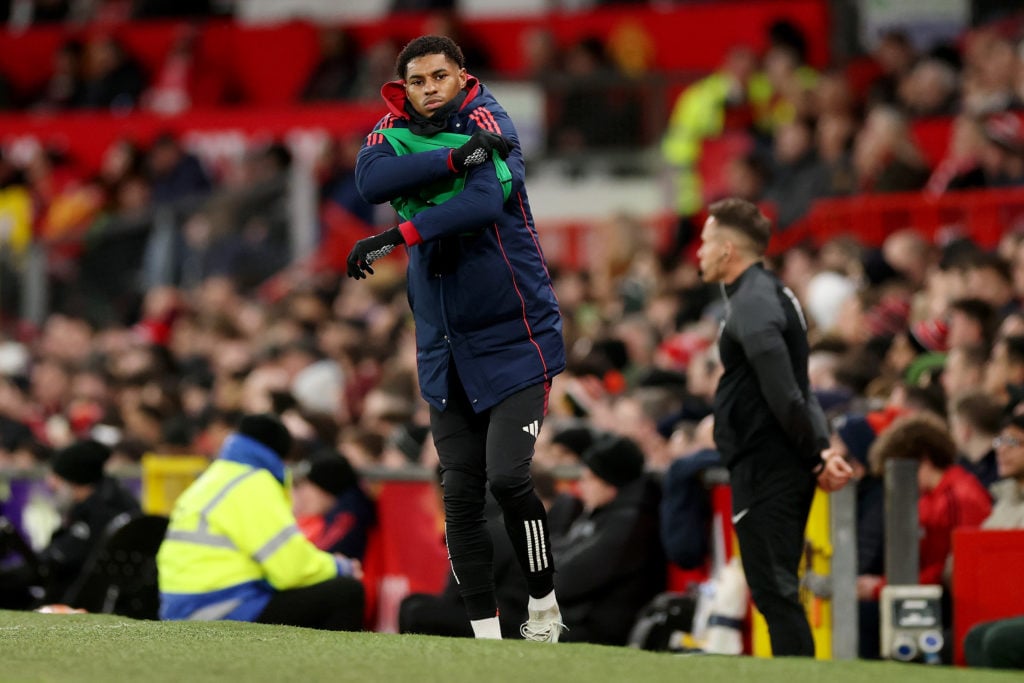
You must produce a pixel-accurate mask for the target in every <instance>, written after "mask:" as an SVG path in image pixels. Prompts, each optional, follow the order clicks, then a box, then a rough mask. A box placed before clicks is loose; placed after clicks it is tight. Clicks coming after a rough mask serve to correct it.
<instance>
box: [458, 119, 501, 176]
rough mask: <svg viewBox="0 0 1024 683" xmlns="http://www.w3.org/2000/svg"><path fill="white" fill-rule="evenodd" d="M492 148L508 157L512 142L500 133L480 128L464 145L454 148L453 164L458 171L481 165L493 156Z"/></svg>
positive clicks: (499, 154)
mask: <svg viewBox="0 0 1024 683" xmlns="http://www.w3.org/2000/svg"><path fill="white" fill-rule="evenodd" d="M491 150H495V151H497V152H498V156H499V157H501V158H502V159H508V153H509V152H510V151H511V150H512V143H510V142H509V141H508V140H506V139H505V138H503V137H502V136H500V135H496V134H495V133H492V132H490V131H486V130H484V129H482V128H480V129H478V130H476V131H475V132H474V133H473V135H472V137H470V138H469V140H466V142H465V143H463V145H462V147H458V148H456V149H453V150H452V166H454V167H455V171H456V172H458V173H461V172H462V171H464V170H466V169H467V168H469V167H470V166H479V165H480V164H482V163H484V162H485V161H488V160H489V159H490V158H491Z"/></svg>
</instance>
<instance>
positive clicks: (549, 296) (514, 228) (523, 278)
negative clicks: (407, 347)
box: [356, 76, 565, 412]
mask: <svg viewBox="0 0 1024 683" xmlns="http://www.w3.org/2000/svg"><path fill="white" fill-rule="evenodd" d="M466 91H467V96H466V99H465V101H464V102H463V104H462V106H461V107H460V108H459V109H458V110H457V111H455V112H453V113H452V114H451V116H450V117H449V120H448V127H447V130H448V132H452V133H463V134H466V135H471V134H472V133H473V132H474V131H475V130H477V129H478V128H484V129H485V130H489V131H491V132H495V133H500V134H501V135H503V136H504V137H506V138H508V139H509V140H511V141H512V143H513V148H512V151H511V153H510V155H509V157H508V159H507V160H506V163H507V164H508V167H509V169H510V170H511V171H512V192H511V194H510V196H509V198H508V200H507V201H505V200H503V192H502V187H501V183H500V182H499V181H498V179H497V176H496V175H495V170H494V167H493V165H492V164H490V163H485V164H482V165H480V166H475V167H472V168H470V170H469V171H468V173H467V176H466V184H465V187H464V188H463V190H462V192H461V193H459V194H458V195H456V196H454V197H452V198H451V199H449V200H448V201H446V202H444V203H442V204H438V205H436V206H432V207H430V208H428V209H426V210H424V211H421V212H420V213H418V214H417V215H416V216H415V217H414V218H413V219H412V220H410V221H406V222H403V223H401V224H400V225H399V229H400V230H401V231H402V234H403V236H404V237H405V242H406V245H407V248H408V254H409V268H408V294H409V305H410V307H411V308H412V312H413V317H414V320H415V323H416V349H417V351H416V360H417V368H418V373H419V383H420V392H421V394H422V395H423V398H424V399H425V400H426V401H427V402H428V403H430V404H431V405H432V406H434V407H435V408H437V409H439V410H444V409H445V407H446V405H447V403H448V392H449V388H448V371H449V362H452V361H454V363H455V369H456V371H457V372H458V376H459V378H460V380H461V381H462V385H463V386H464V387H465V389H466V394H467V396H468V397H469V400H470V402H471V403H472V405H473V409H474V410H475V411H476V412H481V411H483V410H486V409H488V408H490V407H492V406H494V405H496V404H497V403H499V402H501V401H502V400H504V399H505V398H507V397H508V396H510V395H512V394H513V393H515V392H517V391H519V390H521V389H524V388H526V387H528V386H532V385H534V384H539V383H541V382H545V381H549V380H551V378H552V377H554V376H555V375H556V374H558V373H559V372H561V371H562V370H564V369H565V345H564V343H563V340H562V319H561V313H560V312H559V308H558V301H557V299H556V298H555V293H554V290H553V288H552V286H551V278H550V276H549V274H548V269H547V263H546V261H545V259H544V254H543V252H542V251H541V247H540V240H539V238H538V236H537V230H536V228H535V226H534V223H533V215H532V214H531V212H530V203H529V200H528V199H527V196H526V187H525V183H524V180H525V169H524V165H523V155H522V150H521V148H520V147H519V136H518V135H517V133H516V130H515V127H514V126H513V125H512V121H511V119H510V118H509V116H508V114H507V113H506V112H505V110H504V109H503V108H502V107H501V105H499V104H498V102H497V100H495V99H494V97H493V96H492V95H491V94H490V92H489V91H488V90H487V88H486V87H485V86H484V85H483V84H482V83H480V82H479V81H478V80H477V79H476V78H474V77H472V76H470V77H469V78H468V80H467V83H466ZM381 94H382V95H383V96H384V100H385V102H386V103H387V105H388V109H389V113H388V114H386V115H385V116H384V118H382V119H381V121H380V122H379V123H378V124H377V126H376V128H378V129H379V128H391V127H396V128H397V127H408V122H409V118H408V114H407V113H406V112H405V102H406V97H405V89H404V87H403V84H402V82H400V81H393V82H391V83H387V84H385V85H384V87H383V88H382V89H381ZM450 157H451V150H448V149H437V150H431V151H426V152H418V153H414V154H405V155H401V156H399V155H397V154H396V153H395V151H394V149H393V148H392V146H391V144H390V143H389V142H388V141H387V140H386V139H385V138H384V136H382V135H380V134H378V133H371V134H370V135H369V136H367V139H366V141H365V142H364V143H363V148H362V149H361V150H360V152H359V157H358V161H357V163H356V183H357V186H358V188H359V191H360V193H362V195H363V197H364V198H365V199H366V200H367V201H369V202H371V203H374V204H380V203H384V202H389V201H391V200H392V199H395V198H396V197H400V196H405V195H407V194H410V193H418V192H421V191H422V190H425V189H428V188H429V187H430V186H431V185H432V184H434V183H436V182H438V181H444V180H448V179H451V178H452V176H453V175H454V171H453V168H452V165H451V161H450Z"/></svg>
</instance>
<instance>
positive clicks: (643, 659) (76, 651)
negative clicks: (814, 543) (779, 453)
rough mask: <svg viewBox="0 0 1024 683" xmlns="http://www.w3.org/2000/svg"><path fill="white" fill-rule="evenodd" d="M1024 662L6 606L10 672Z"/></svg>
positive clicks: (769, 669) (798, 672)
mask: <svg viewBox="0 0 1024 683" xmlns="http://www.w3.org/2000/svg"><path fill="white" fill-rule="evenodd" d="M1020 680H1021V674H1020V672H997V671H980V670H967V669H956V668H952V667H926V666H921V665H912V664H899V663H895V662H864V661H854V662H820V661H811V660H800V659H775V660H770V659H756V658H753V657H722V656H707V655H696V656H694V655H691V656H679V655H671V654H666V653H654V652H642V651H639V650H633V649H629V648H615V647H600V646H595V645H581V644H569V643H559V644H557V645H548V644H540V643H527V642H522V641H474V640H469V639H457V638H436V637H428V636H407V635H401V636H400V635H391V634H383V633H331V632H326V631H314V630H311V629H300V628H290V627H284V626H265V625H261V624H246V623H235V622H214V623H196V622H192V623H188V622H162V623H161V622H148V621H133V620H131V619H125V618H122V617H115V616H107V615H96V614H87V615H75V614H36V613H32V612H5V611H0V683H35V682H40V683H42V682H47V681H53V682H55V683H58V682H59V683H75V682H79V681H81V682H96V683H121V682H123V681H127V682H132V683H135V682H141V683H160V682H161V681H174V682H175V683H178V682H182V681H184V682H188V683H193V682H195V683H199V682H203V681H229V682H231V683H253V682H260V681H301V682H303V683H305V682H310V683H312V682H316V681H326V682H330V683H342V682H345V681H360V682H361V683H376V682H377V681H382V682H384V681H388V682H390V681H415V682H416V683H432V682H435V681H436V682H437V683H491V682H493V681H510V682H513V681H514V682H515V683H529V682H531V681H536V682H545V683H556V682H563V681H564V682H565V683H575V682H577V681H579V682H581V683H584V682H585V683H604V682H606V681H607V682H609V683H610V682H612V681H615V682H632V681H671V682H672V683H685V682H686V681H698V682H700V683H719V682H720V683H739V682H743V681H756V682H757V683H771V682H773V681H780V682H784V683H801V682H802V681H807V682H808V683H846V682H848V681H851V682H852V681H873V682H875V683H881V682H882V681H898V682H899V683H911V682H916V681H922V682H925V683H943V682H946V681H948V682H950V683H954V682H963V683H986V682H988V681H992V682H993V683H996V682H998V681H1007V682H1008V681H1020Z"/></svg>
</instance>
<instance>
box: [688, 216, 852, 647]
mask: <svg viewBox="0 0 1024 683" xmlns="http://www.w3.org/2000/svg"><path fill="white" fill-rule="evenodd" d="M708 214H709V216H708V219H707V221H706V222H705V224H704V228H703V231H702V232H701V247H700V249H699V250H698V252H697V254H698V257H699V258H700V267H701V276H702V278H703V279H704V281H705V282H718V283H720V284H721V285H722V289H723V294H724V296H725V305H726V306H725V311H726V312H725V320H724V321H723V323H722V326H721V330H720V333H719V340H718V348H719V353H720V355H721V358H722V365H723V367H724V373H723V375H722V378H721V379H720V380H719V383H718V389H717V391H716V393H715V404H714V415H715V443H716V445H717V447H718V450H719V452H720V454H721V456H722V461H723V463H724V464H725V465H726V467H728V468H729V475H730V482H731V486H732V500H733V503H732V504H733V525H734V528H735V530H736V537H737V539H738V540H739V544H740V555H741V559H742V562H743V570H744V572H745V573H746V577H747V583H748V585H749V586H750V592H751V597H752V598H753V600H754V604H756V605H757V608H758V609H759V610H760V611H761V612H762V614H764V617H765V621H767V623H768V633H769V635H770V637H771V643H772V652H773V654H775V655H776V656H779V655H802V656H809V657H810V656H814V640H813V639H812V637H811V630H810V626H809V625H808V623H807V617H806V615H805V613H804V610H803V607H802V606H801V604H800V601H799V578H798V576H797V571H798V568H799V564H800V557H801V554H802V552H803V547H804V528H805V527H806V525H807V516H808V514H809V512H810V508H811V500H812V499H813V497H814V487H815V479H816V477H818V479H819V483H820V484H821V485H822V487H823V488H825V489H826V490H835V489H836V488H838V487H840V486H842V485H843V484H845V483H846V480H847V479H848V478H849V474H850V472H849V465H848V464H846V463H845V462H844V461H843V460H842V459H841V458H832V457H831V455H832V452H831V451H828V450H827V449H828V446H829V438H828V437H829V428H828V422H827V420H826V419H825V415H824V413H823V411H822V410H821V407H820V406H819V405H818V402H817V399H815V398H814V396H813V395H812V394H811V392H810V388H809V386H808V378H807V356H808V344H807V324H806V321H805V319H804V314H803V311H802V310H801V308H800V304H799V302H798V301H797V299H796V297H795V296H794V295H793V293H792V292H791V291H790V290H789V289H788V288H787V287H785V286H784V285H783V284H782V283H781V282H780V281H779V279H778V278H777V277H776V276H775V275H773V274H772V273H770V272H768V271H767V270H765V268H764V266H763V265H762V263H761V259H762V258H763V256H764V253H765V250H766V249H767V247H768V240H769V238H770V236H771V225H770V223H769V222H768V219H767V218H765V216H764V215H763V214H762V213H761V212H760V211H759V210H758V208H757V207H756V206H755V205H753V204H751V203H750V202H747V201H743V200H739V199H725V200H722V201H720V202H716V203H715V204H712V205H711V207H710V208H709V210H708ZM826 465H827V467H826Z"/></svg>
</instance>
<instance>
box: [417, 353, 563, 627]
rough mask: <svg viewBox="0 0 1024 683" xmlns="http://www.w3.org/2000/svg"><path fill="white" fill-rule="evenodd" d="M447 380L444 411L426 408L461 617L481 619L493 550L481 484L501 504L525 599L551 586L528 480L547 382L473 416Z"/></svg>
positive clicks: (544, 534)
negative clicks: (461, 604) (525, 587)
mask: <svg viewBox="0 0 1024 683" xmlns="http://www.w3.org/2000/svg"><path fill="white" fill-rule="evenodd" d="M453 366H454V364H453ZM448 382H449V392H448V393H449V397H448V404H447V406H446V409H445V410H443V411H441V410H437V409H436V408H434V407H431V409H430V428H431V432H432V434H433V438H434V443H435V445H436V446H437V454H438V458H439V460H440V463H441V484H442V486H443V487H444V512H445V534H446V538H447V543H448V557H449V559H450V560H451V565H452V571H453V572H454V574H455V579H456V581H457V582H458V584H459V592H460V594H461V595H462V599H463V601H464V602H465V604H466V612H467V614H468V616H469V618H470V619H485V618H488V617H493V616H494V615H495V614H496V612H497V602H496V600H495V595H494V591H495V588H494V571H493V559H492V558H493V554H494V550H493V546H492V543H491V537H490V535H489V533H488V531H487V526H486V521H485V518H484V496H485V494H486V490H487V489H486V487H487V486H490V490H491V493H492V494H493V496H494V498H495V499H496V500H497V501H498V504H499V505H500V506H501V510H502V514H503V516H504V519H505V529H506V531H507V532H508V535H509V538H510V539H511V541H512V546H513V548H515V551H516V558H517V559H518V560H519V565H520V567H522V569H523V573H524V575H525V576H526V581H527V585H528V586H529V590H530V595H532V596H534V597H542V596H544V595H546V594H547V593H549V592H550V591H551V590H553V588H554V561H553V559H552V556H551V541H550V538H549V536H548V525H547V514H546V513H545V511H544V506H543V504H542V503H541V502H540V499H539V498H538V497H537V494H536V493H535V492H534V490H533V482H532V480H531V478H530V463H531V461H532V459H533V447H534V442H535V441H536V438H537V434H538V433H539V431H540V427H541V424H542V423H543V421H544V413H545V411H546V407H547V394H548V389H549V387H550V385H549V384H546V383H541V384H536V385H533V386H530V387H527V388H525V389H522V390H521V391H519V392H517V393H515V394H513V395H512V396H509V397H508V398H506V399H505V400H504V401H502V402H501V403H498V404H497V405H495V406H494V407H492V408H490V409H488V410H485V411H483V412H481V413H479V414H477V413H474V412H473V408H472V405H471V404H470V402H469V399H468V398H467V397H466V393H465V390H464V389H463V388H462V383H461V382H460V381H459V379H458V376H457V375H456V374H455V372H454V371H452V372H450V373H449V380H448Z"/></svg>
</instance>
